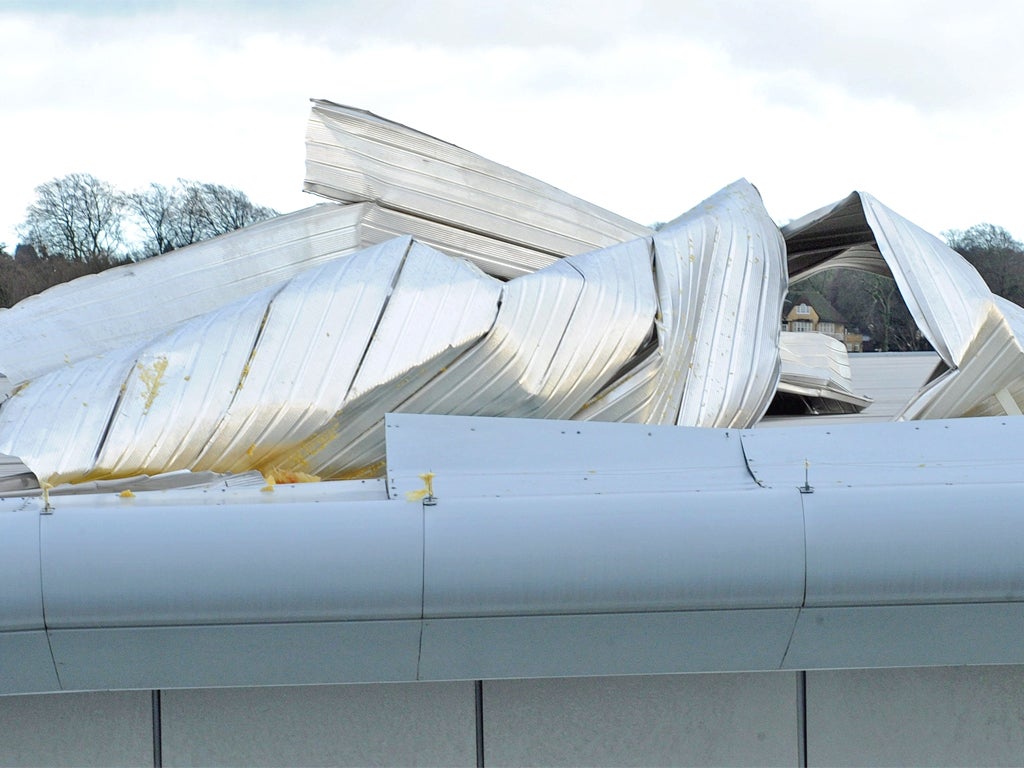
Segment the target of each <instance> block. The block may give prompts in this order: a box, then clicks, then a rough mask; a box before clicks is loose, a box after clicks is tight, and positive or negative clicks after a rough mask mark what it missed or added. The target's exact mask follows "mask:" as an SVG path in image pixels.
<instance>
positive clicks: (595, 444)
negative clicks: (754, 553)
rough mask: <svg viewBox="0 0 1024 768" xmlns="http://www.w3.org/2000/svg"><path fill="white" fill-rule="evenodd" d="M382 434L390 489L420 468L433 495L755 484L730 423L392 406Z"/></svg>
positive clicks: (413, 483) (402, 490) (398, 488)
mask: <svg viewBox="0 0 1024 768" xmlns="http://www.w3.org/2000/svg"><path fill="white" fill-rule="evenodd" d="M387 441H388V442H387V454H388V493H389V494H390V495H391V497H392V498H395V499H403V498H405V497H406V494H409V493H415V492H417V491H420V490H421V489H422V488H423V487H424V481H423V478H422V475H423V474H424V473H426V472H431V473H433V475H434V477H433V478H432V483H433V489H434V493H435V494H436V495H437V496H438V497H439V498H442V499H448V498H454V497H458V498H464V497H472V496H479V497H487V496H491V497H494V496H543V495H571V494H578V495H580V496H584V497H585V496H589V495H593V494H621V493H663V492H673V491H676V492H679V491H716V490H717V491H720V490H742V489H749V488H753V487H754V480H753V478H752V477H751V475H750V473H749V472H748V471H747V468H746V464H745V463H744V458H743V449H742V446H741V444H740V439H739V432H738V431H729V430H712V429H698V428H696V427H665V426H650V427H649V426H647V425H644V424H609V423H603V422H588V423H583V422H578V421H556V420H551V419H506V418H495V417H484V416H429V415H421V414H412V413H393V414H389V415H388V418H387Z"/></svg>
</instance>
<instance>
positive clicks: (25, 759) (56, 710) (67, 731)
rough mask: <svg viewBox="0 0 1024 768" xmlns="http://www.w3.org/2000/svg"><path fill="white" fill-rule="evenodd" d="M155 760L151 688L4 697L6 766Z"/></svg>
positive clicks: (1, 741) (0, 758)
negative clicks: (114, 691) (111, 691)
mask: <svg viewBox="0 0 1024 768" xmlns="http://www.w3.org/2000/svg"><path fill="white" fill-rule="evenodd" d="M152 764H153V709H152V699H151V696H150V692H149V691H119V692H117V693H58V694H52V695H46V696H0V765H3V766H6V767H7V768H13V767H14V766H22V765H32V766H39V765H46V766H62V765H69V766H93V765H95V766H120V765H152Z"/></svg>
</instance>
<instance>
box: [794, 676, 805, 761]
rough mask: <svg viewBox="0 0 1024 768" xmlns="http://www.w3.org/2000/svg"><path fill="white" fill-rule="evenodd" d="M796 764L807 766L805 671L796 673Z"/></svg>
mask: <svg viewBox="0 0 1024 768" xmlns="http://www.w3.org/2000/svg"><path fill="white" fill-rule="evenodd" d="M796 728H797V742H796V748H797V765H799V766H800V768H807V672H805V671H803V670H801V671H799V672H797V673H796Z"/></svg>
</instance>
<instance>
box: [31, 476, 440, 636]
mask: <svg viewBox="0 0 1024 768" xmlns="http://www.w3.org/2000/svg"><path fill="white" fill-rule="evenodd" d="M263 495H264V496H266V495H268V494H263ZM88 501H89V500H88V499H86V500H85V501H84V502H83V501H81V500H79V499H75V500H68V502H67V503H66V504H65V502H64V500H62V502H61V507H60V508H59V509H58V510H57V511H56V512H55V513H54V514H53V515H49V516H46V517H45V518H44V520H43V525H42V534H41V536H42V549H43V585H44V586H43V588H44V591H45V593H46V619H47V626H48V627H51V628H68V627H102V626H107V627H109V626H148V625H173V624H193V623H195V624H203V623H209V624H222V623H235V622H246V621H253V622H269V621H282V622H285V621H317V620H327V621H329V620H345V619H404V618H415V617H418V616H419V615H420V604H421V603H420V601H421V592H422V588H421V580H422V565H421V557H422V512H421V510H420V508H419V506H418V505H415V504H407V503H404V502H388V501H380V502H374V501H360V502H355V501H353V502H347V503H345V504H330V503H308V502H307V503H285V504H278V505H266V504H259V503H249V504H241V503H239V504H228V505H222V506H221V505H214V504H203V505H199V504H197V505H195V506H184V507H170V506H162V505H159V504H155V505H148V506H146V507H142V506H136V505H127V506H117V505H114V506H108V505H105V504H103V503H102V501H101V502H99V503H97V502H95V501H93V506H92V507H88V506H76V505H82V504H86V503H88Z"/></svg>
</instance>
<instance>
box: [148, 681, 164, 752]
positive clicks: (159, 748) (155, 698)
mask: <svg viewBox="0 0 1024 768" xmlns="http://www.w3.org/2000/svg"><path fill="white" fill-rule="evenodd" d="M150 698H151V700H152V702H153V766H154V768H161V766H163V764H164V756H163V733H162V732H161V729H160V691H151V692H150Z"/></svg>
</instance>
